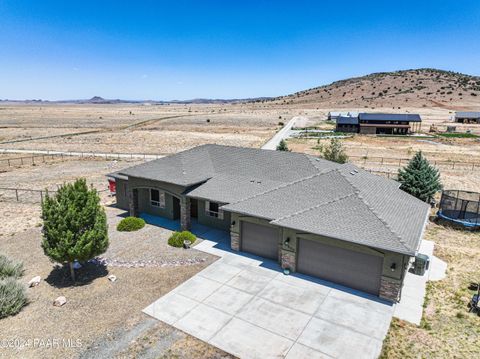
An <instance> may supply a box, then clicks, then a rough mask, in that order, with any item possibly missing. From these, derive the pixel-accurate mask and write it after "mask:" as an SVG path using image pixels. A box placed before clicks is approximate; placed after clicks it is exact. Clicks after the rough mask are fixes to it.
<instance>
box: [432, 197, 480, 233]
mask: <svg viewBox="0 0 480 359" xmlns="http://www.w3.org/2000/svg"><path fill="white" fill-rule="evenodd" d="M437 216H438V217H439V218H441V219H443V220H446V221H449V222H452V223H455V224H457V225H460V226H463V227H466V228H470V229H480V193H477V192H468V191H459V190H446V191H443V192H442V198H441V200H440V206H439V210H438V212H437Z"/></svg>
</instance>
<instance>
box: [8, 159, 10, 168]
mask: <svg viewBox="0 0 480 359" xmlns="http://www.w3.org/2000/svg"><path fill="white" fill-rule="evenodd" d="M7 163H8V167H10V158H7Z"/></svg>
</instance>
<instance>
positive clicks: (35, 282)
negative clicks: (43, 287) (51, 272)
mask: <svg viewBox="0 0 480 359" xmlns="http://www.w3.org/2000/svg"><path fill="white" fill-rule="evenodd" d="M41 280H42V278H41V277H40V276H39V275H37V276H36V277H33V278H32V279H30V281H29V282H28V286H29V287H36V286H37V285H39V284H40V281H41Z"/></svg>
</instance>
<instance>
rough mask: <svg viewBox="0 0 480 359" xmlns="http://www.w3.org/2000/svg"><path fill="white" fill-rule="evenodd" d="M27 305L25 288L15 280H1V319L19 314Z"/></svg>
mask: <svg viewBox="0 0 480 359" xmlns="http://www.w3.org/2000/svg"><path fill="white" fill-rule="evenodd" d="M26 304H27V294H26V290H25V286H24V285H23V284H21V283H19V282H17V281H16V280H15V279H13V278H7V279H3V280H0V319H1V318H5V317H8V316H9V315H15V314H17V313H18V312H19V311H20V310H21V309H22V308H23V307H24V306H25V305H26Z"/></svg>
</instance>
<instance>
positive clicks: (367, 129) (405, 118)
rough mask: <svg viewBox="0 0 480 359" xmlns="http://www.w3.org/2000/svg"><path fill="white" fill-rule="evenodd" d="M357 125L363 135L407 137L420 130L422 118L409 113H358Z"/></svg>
mask: <svg viewBox="0 0 480 359" xmlns="http://www.w3.org/2000/svg"><path fill="white" fill-rule="evenodd" d="M358 123H359V132H360V133H363V134H382V135H407V134H409V133H411V132H417V131H419V130H420V129H421V123H422V118H421V117H420V115H418V114H411V113H360V114H359V115H358Z"/></svg>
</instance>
